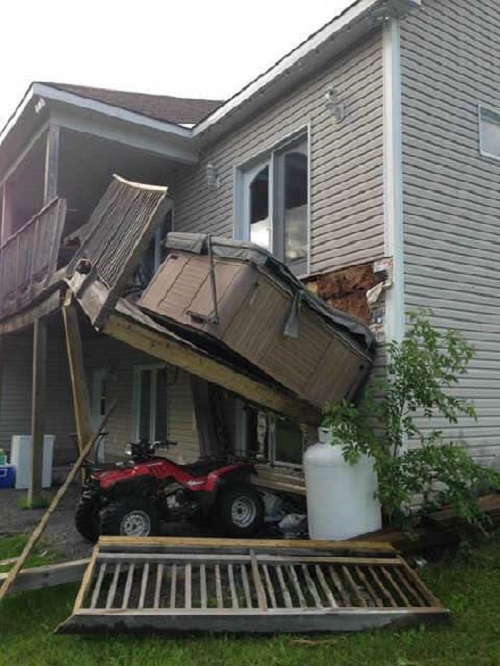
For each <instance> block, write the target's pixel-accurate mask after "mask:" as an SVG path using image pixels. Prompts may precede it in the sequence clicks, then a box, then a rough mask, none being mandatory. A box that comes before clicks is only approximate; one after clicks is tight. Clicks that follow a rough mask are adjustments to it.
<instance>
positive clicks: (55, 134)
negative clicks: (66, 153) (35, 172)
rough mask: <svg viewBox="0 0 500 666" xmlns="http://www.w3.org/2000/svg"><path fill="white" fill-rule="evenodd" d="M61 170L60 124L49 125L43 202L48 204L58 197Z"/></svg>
mask: <svg viewBox="0 0 500 666" xmlns="http://www.w3.org/2000/svg"><path fill="white" fill-rule="evenodd" d="M58 172H59V125H49V127H48V130H47V139H46V144H45V174H44V183H43V203H44V205H46V204H48V203H49V202H50V201H52V199H54V198H55V197H57V189H58Z"/></svg>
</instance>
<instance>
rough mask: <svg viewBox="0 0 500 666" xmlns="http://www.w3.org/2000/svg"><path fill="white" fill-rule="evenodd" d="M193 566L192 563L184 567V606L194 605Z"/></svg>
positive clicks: (190, 606)
mask: <svg viewBox="0 0 500 666" xmlns="http://www.w3.org/2000/svg"><path fill="white" fill-rule="evenodd" d="M191 567H192V565H191V564H186V566H185V567H184V608H192V607H193V597H192V589H191V587H192V580H191Z"/></svg>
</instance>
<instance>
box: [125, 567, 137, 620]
mask: <svg viewBox="0 0 500 666" xmlns="http://www.w3.org/2000/svg"><path fill="white" fill-rule="evenodd" d="M134 570H135V564H133V563H132V564H130V565H129V567H128V571H127V581H126V583H125V591H124V593H123V602H122V609H126V608H128V602H129V600H130V592H131V591H132V581H133V579H134Z"/></svg>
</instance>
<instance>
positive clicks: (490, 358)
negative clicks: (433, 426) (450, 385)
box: [402, 0, 500, 462]
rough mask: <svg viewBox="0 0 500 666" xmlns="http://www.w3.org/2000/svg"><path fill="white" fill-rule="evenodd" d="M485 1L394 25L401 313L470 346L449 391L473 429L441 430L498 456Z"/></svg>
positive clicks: (492, 98) (495, 71)
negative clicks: (423, 311)
mask: <svg viewBox="0 0 500 666" xmlns="http://www.w3.org/2000/svg"><path fill="white" fill-rule="evenodd" d="M498 9H499V7H498V2H496V1H494V2H493V1H488V0H439V1H438V0H424V2H423V3H422V7H421V8H420V9H418V10H417V11H416V12H415V13H414V14H413V15H411V16H410V17H408V18H407V19H406V21H404V22H403V24H402V76H403V172H404V200H403V205H404V235H405V292H406V294H405V299H406V308H407V309H415V308H416V307H418V306H430V307H431V308H432V309H433V312H434V321H435V323H436V324H438V325H439V326H441V327H443V328H449V327H453V328H457V329H458V330H460V331H461V332H462V333H463V334H464V335H465V337H466V338H467V339H468V340H469V341H470V342H471V343H473V344H474V346H475V347H476V356H475V358H474V360H473V361H472V363H471V366H470V372H469V373H468V376H467V377H466V378H464V379H463V381H461V383H460V388H459V390H458V391H457V393H458V394H459V395H461V396H462V397H464V398H469V399H473V400H474V401H475V403H476V406H477V410H478V417H479V420H478V423H477V425H472V424H471V422H470V421H469V420H467V419H462V420H461V421H460V422H459V424H458V425H457V426H456V427H453V428H448V429H447V434H448V435H449V436H450V437H456V438H461V439H463V440H465V441H466V442H467V444H468V446H469V447H470V450H471V452H472V454H473V455H474V456H475V457H476V458H478V459H480V460H483V461H485V462H486V461H488V460H489V459H491V457H492V456H494V455H497V454H500V302H499V297H498V294H499V288H500V277H499V272H498V257H499V251H500V243H499V238H498V230H499V224H500V160H495V159H491V158H487V157H484V156H482V155H480V152H479V127H478V104H479V103H481V104H484V105H487V106H492V107H496V108H500V13H499V11H498Z"/></svg>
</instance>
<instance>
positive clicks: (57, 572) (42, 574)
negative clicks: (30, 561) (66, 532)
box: [0, 557, 90, 594]
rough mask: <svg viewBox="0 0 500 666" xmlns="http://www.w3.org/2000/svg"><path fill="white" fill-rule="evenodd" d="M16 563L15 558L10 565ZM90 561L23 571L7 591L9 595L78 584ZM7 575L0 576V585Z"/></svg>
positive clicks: (49, 565)
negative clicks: (66, 584)
mask: <svg viewBox="0 0 500 666" xmlns="http://www.w3.org/2000/svg"><path fill="white" fill-rule="evenodd" d="M13 562H17V557H15V558H13V560H12V563H13ZM89 562H90V560H88V559H86V560H74V561H72V562H61V563H60V564H48V565H46V566H43V567H33V568H32V569H25V570H24V571H21V572H20V573H19V576H18V577H17V578H16V580H15V582H14V583H13V584H12V586H11V587H10V589H9V594H14V593H15V592H24V591H26V590H38V589H40V588H42V587H53V586H55V585H63V584H64V583H80V582H81V580H82V578H83V575H84V574H85V571H86V570H87V568H88V565H89ZM8 575H9V574H8V573H3V574H0V585H1V584H2V583H3V582H4V581H5V580H6V579H7V577H8Z"/></svg>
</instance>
